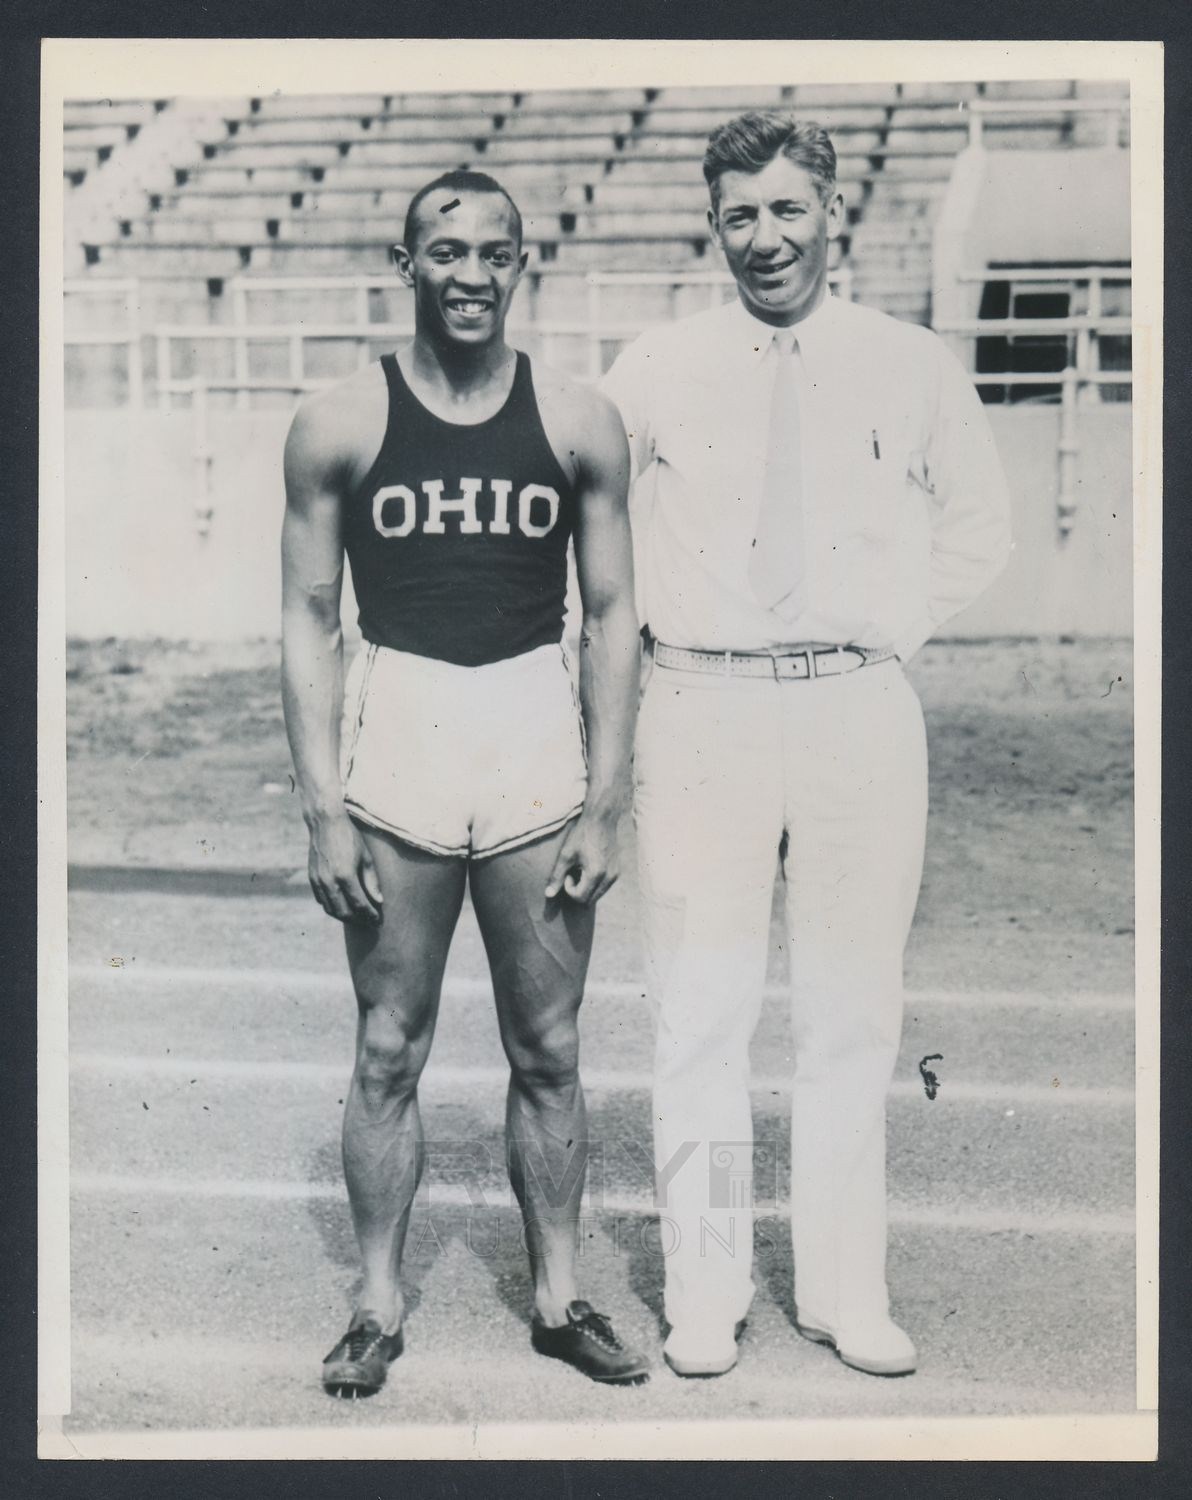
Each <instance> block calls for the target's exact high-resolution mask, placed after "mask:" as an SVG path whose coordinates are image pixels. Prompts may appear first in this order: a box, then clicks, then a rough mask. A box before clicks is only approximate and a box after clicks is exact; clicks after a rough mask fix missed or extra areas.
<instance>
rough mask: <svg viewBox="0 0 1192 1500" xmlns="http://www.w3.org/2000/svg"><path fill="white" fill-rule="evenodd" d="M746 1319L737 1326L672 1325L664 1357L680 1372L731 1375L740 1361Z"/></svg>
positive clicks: (687, 1374) (676, 1371)
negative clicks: (740, 1343)
mask: <svg viewBox="0 0 1192 1500" xmlns="http://www.w3.org/2000/svg"><path fill="white" fill-rule="evenodd" d="M744 1328H745V1319H744V1318H742V1319H741V1321H740V1322H739V1323H738V1324H737V1325H736V1328H735V1329H734V1328H731V1327H730V1328H718V1329H715V1330H712V1329H708V1328H706V1327H705V1328H695V1327H688V1328H672V1329H671V1331H670V1333H668V1334H667V1337H666V1343H665V1344H663V1346H662V1357H663V1359H665V1360H666V1362H667V1364H668V1365H669V1366H670V1367H671V1369H672V1370H673V1371H674V1372H675V1374H676V1375H684V1376H690V1375H727V1374H728V1372H729V1371H730V1370H731V1369H732V1368H733V1366H734V1365H735V1364H736V1362H737V1340H738V1339H739V1338H740V1337H741V1334H742V1332H743V1331H744Z"/></svg>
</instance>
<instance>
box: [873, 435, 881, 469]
mask: <svg viewBox="0 0 1192 1500" xmlns="http://www.w3.org/2000/svg"><path fill="white" fill-rule="evenodd" d="M873 456H874V458H875V459H877V461H878V462H879V463H880V462H881V458H882V445H881V444H880V443H879V442H878V440H877V428H876V427H875V428H874V429H873Z"/></svg>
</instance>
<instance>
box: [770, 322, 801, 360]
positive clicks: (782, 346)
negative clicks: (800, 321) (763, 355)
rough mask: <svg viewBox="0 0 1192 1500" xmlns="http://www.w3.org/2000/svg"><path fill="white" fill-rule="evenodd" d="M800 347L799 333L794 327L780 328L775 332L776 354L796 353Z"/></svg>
mask: <svg viewBox="0 0 1192 1500" xmlns="http://www.w3.org/2000/svg"><path fill="white" fill-rule="evenodd" d="M798 347H799V339H798V335H797V334H796V333H795V330H794V329H793V328H779V329H778V330H777V331H776V332H775V334H774V352H775V353H776V354H794V353H795V352H796V350H797V349H798Z"/></svg>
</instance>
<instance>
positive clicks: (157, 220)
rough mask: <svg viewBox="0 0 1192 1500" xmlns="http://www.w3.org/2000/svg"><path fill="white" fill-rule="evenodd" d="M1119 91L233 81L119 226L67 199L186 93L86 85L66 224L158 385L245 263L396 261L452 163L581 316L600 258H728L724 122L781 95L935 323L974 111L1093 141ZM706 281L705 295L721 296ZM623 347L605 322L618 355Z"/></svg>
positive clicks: (634, 308)
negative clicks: (509, 88)
mask: <svg viewBox="0 0 1192 1500" xmlns="http://www.w3.org/2000/svg"><path fill="white" fill-rule="evenodd" d="M1102 94H1104V95H1106V96H1107V97H1109V98H1111V99H1118V98H1121V99H1122V100H1123V101H1124V100H1125V95H1124V91H1123V90H1122V89H1121V88H1120V87H1118V86H1116V85H1113V84H1110V85H1095V86H1091V87H1090V86H1089V85H1084V84H1082V85H1079V86H1077V85H1075V84H1057V83H1055V82H1043V83H1039V84H1034V83H1028V84H1021V83H1019V84H1011V83H986V84H975V83H961V84H942V83H926V84H905V85H899V84H892V83H891V84H856V85H819V86H811V85H795V86H791V87H784V88H778V87H773V86H758V87H740V86H724V87H721V88H715V89H703V88H666V89H647V88H635V89H604V90H597V89H593V90H583V91H574V92H573V91H569V92H566V93H559V92H547V91H543V92H538V91H534V92H527V93H524V94H514V93H507V92H493V93H489V94H458V95H450V96H445V95H434V94H406V95H390V96H382V95H376V94H367V95H365V94H362V95H351V96H342V95H327V96H317V95H316V96H306V97H296V96H287V97H281V96H273V97H263V98H258V99H229V100H225V101H219V102H218V103H217V104H216V105H215V106H214V107H213V108H211V109H210V110H209V111H208V114H207V116H206V117H205V118H204V119H203V120H202V122H201V123H199V124H197V125H196V127H195V129H194V131H193V133H192V134H193V139H192V141H191V150H190V153H189V155H188V156H187V158H186V159H185V160H182V159H177V160H174V159H173V158H171V164H170V166H169V169H168V171H166V173H165V174H164V176H162V177H160V178H158V179H155V180H153V181H149V180H146V181H144V182H143V183H141V184H140V191H138V192H137V193H136V194H134V200H135V203H136V207H135V211H132V210H128V209H126V208H121V209H120V210H119V211H118V213H117V215H116V216H115V217H113V218H111V219H110V220H108V221H106V222H105V221H103V220H102V218H101V219H100V220H99V221H98V222H97V220H96V217H95V214H94V212H92V214H91V216H90V219H89V221H88V222H86V223H76V222H75V221H74V220H73V219H72V215H71V195H72V194H73V193H76V192H78V191H79V190H80V187H81V185H82V184H84V183H86V182H88V181H90V182H91V183H92V184H94V181H95V179H96V176H97V174H105V175H106V177H108V178H110V179H111V180H113V181H116V180H118V174H119V167H120V159H121V151H122V148H123V147H124V146H125V144H126V143H127V142H128V141H130V140H133V139H136V137H137V136H138V134H139V133H140V132H142V131H144V130H147V129H149V128H150V127H152V126H153V124H154V122H155V121H158V120H160V118H161V117H162V115H163V112H168V111H169V109H170V108H171V106H168V105H165V104H163V103H162V102H157V101H140V102H119V103H112V102H110V101H92V102H77V103H71V104H68V105H67V107H66V116H65V132H66V150H65V157H64V175H65V178H66V191H67V195H68V197H67V224H68V235H72V236H73V241H74V243H75V244H76V245H79V244H81V246H82V248H83V256H82V261H83V264H82V265H81V267H80V275H79V279H78V283H76V284H81V285H85V286H87V287H93V288H96V289H98V288H99V287H100V286H101V285H102V284H103V283H104V282H105V281H106V280H109V279H111V278H117V279H121V280H124V279H132V280H135V281H136V283H137V284H138V288H139V291H138V297H139V316H140V328H141V330H142V333H143V336H144V349H143V354H144V359H143V365H144V372H145V378H146V380H147V382H148V384H149V386H152V384H153V381H154V378H155V374H156V373H157V372H156V368H155V363H154V361H155V358H156V357H157V354H158V351H159V350H160V349H161V348H162V345H161V341H160V340H156V341H155V340H154V339H153V338H152V337H151V335H152V331H153V330H154V329H155V328H158V327H160V326H168V327H177V326H182V327H188V326H193V327H203V326H213V327H221V326H226V325H230V324H232V323H233V322H236V321H237V320H242V319H243V312H244V306H245V304H243V303H240V302H235V301H234V299H232V298H230V297H229V296H228V295H227V294H228V288H229V284H230V283H232V282H233V281H235V279H236V278H240V277H246V278H252V277H258V278H270V279H272V278H301V277H307V278H309V277H312V276H315V277H319V276H331V275H343V276H352V275H355V276H375V277H378V278H381V277H384V276H385V275H386V274H387V267H388V248H389V246H390V245H391V244H392V242H393V241H394V239H396V238H398V237H399V236H400V226H401V221H402V218H403V216H404V213H405V207H406V204H407V203H408V200H409V197H410V195H411V194H412V193H413V191H414V190H415V189H416V188H417V187H418V186H420V185H421V184H422V183H423V182H425V181H426V180H427V179H428V178H429V177H430V176H432V175H434V174H435V173H437V172H439V171H442V170H445V169H447V168H451V167H457V166H471V167H476V168H479V169H482V170H486V171H489V172H491V173H493V175H495V176H497V177H498V178H499V179H500V180H501V181H502V182H504V183H505V184H506V185H507V186H508V187H509V189H510V191H511V192H513V193H514V195H515V196H516V197H517V199H518V201H519V203H520V204H521V206H522V208H523V213H524V217H525V223H526V233H527V242H528V245H529V248H530V251H531V276H530V278H529V281H528V284H527V287H526V290H525V292H524V294H523V295H522V298H521V299H520V300H521V305H520V316H521V317H522V318H523V319H526V318H532V319H538V320H544V321H549V320H554V321H555V322H557V323H567V322H570V323H575V322H577V321H578V320H581V319H583V318H584V317H585V316H586V315H587V312H588V310H589V305H590V304H589V292H588V286H587V277H588V275H589V273H590V272H593V271H597V272H600V271H610V270H618V271H634V270H636V271H642V272H648V271H660V272H661V271H665V272H673V273H675V274H676V276H686V275H689V274H690V273H696V274H699V273H704V272H708V271H714V270H716V269H717V267H718V265H719V261H718V259H717V257H716V255H715V254H714V252H713V251H712V249H711V247H710V245H709V240H708V234H707V224H706V206H707V205H706V194H705V191H704V187H703V183H702V177H701V172H700V163H701V159H702V156H703V151H704V147H705V143H706V139H707V135H708V132H709V130H711V129H712V128H713V127H714V126H715V125H716V124H718V123H719V122H721V121H722V120H724V119H725V118H727V117H728V116H730V115H731V114H733V113H736V112H738V111H739V110H741V109H745V108H751V107H758V106H780V107H785V108H790V109H792V110H794V111H795V112H796V113H797V114H799V115H802V116H804V117H808V118H816V119H819V120H820V121H821V122H822V123H823V124H824V125H825V126H827V127H828V128H829V129H830V130H831V132H832V135H833V139H834V141H835V144H836V148H837V153H838V158H839V180H840V185H841V188H842V190H843V192H844V194H845V198H846V203H847V205H848V210H849V212H848V219H849V223H848V228H847V230H846V233H845V235H844V237H843V238H842V241H841V243H840V246H839V247H838V253H839V255H840V257H842V259H843V262H844V264H845V265H846V266H847V267H848V269H849V270H850V272H851V275H852V282H853V286H854V288H855V292H856V295H858V296H859V297H861V298H862V299H863V300H865V301H868V302H871V303H873V304H875V305H877V306H880V307H884V308H886V309H887V310H888V311H891V312H894V313H896V314H897V315H899V316H902V317H906V318H910V319H913V320H917V321H926V320H927V319H928V317H929V313H930V306H929V301H930V291H929V289H930V254H931V232H932V225H933V222H934V217H935V211H936V208H937V206H938V203H939V201H940V199H941V197H942V195H943V193H944V191H945V189H946V186H947V182H948V179H949V176H950V173H951V170H952V164H953V162H954V160H955V157H956V155H957V153H958V152H959V151H960V150H961V149H962V148H963V147H964V146H965V144H966V142H967V141H968V139H969V130H970V124H969V122H970V118H971V114H972V111H973V110H974V109H978V108H984V107H987V108H988V112H987V113H984V114H982V116H981V124H982V130H983V136H984V139H985V141H986V143H987V144H989V145H991V146H995V147H996V146H999V145H1008V144H1013V145H1015V146H1024V147H1034V146H1049V147H1058V146H1064V145H1081V144H1086V143H1096V142H1099V141H1102V140H1104V139H1105V138H1106V131H1107V129H1110V130H1113V129H1115V128H1116V129H1119V130H1120V129H1122V128H1123V127H1124V124H1125V121H1124V119H1123V121H1122V122H1119V124H1118V125H1117V126H1116V127H1115V126H1114V125H1113V124H1112V122H1110V124H1109V125H1108V126H1107V124H1106V119H1105V117H1104V115H1103V114H1100V113H1098V112H1097V110H1096V109H1089V110H1087V111H1084V112H1082V106H1083V105H1087V104H1096V101H1097V100H1098V98H1100V97H1102ZM1024 99H1033V100H1037V105H1032V107H1031V108H1030V109H1029V110H1028V111H1026V112H1023V111H1022V110H1021V108H1020V107H1019V105H1016V104H1015V101H1020V102H1021V101H1022V100H1024ZM113 201H115V198H113ZM121 201H122V202H124V203H126V202H127V201H128V198H127V194H126V195H125V197H124V199H122V200H121ZM696 295H697V298H698V297H702V298H704V299H705V300H706V298H707V296H708V295H709V292H708V291H707V289H706V288H703V289H702V290H699V291H698V292H697V294H696ZM311 297H313V298H314V300H315V303H320V302H321V310H320V311H318V312H317V316H318V317H319V319H320V320H321V321H322V322H324V323H325V322H327V321H328V319H329V314H328V312H327V306H328V302H327V293H326V292H316V293H310V292H309V291H305V292H302V293H298V292H295V293H293V294H291V293H289V292H286V291H284V290H279V289H277V288H275V287H272V286H271V287H270V290H269V292H268V294H267V295H262V296H260V297H258V298H257V299H255V300H256V301H257V302H258V303H260V304H261V306H260V310H259V312H258V313H257V314H256V315H255V316H254V317H253V318H252V319H251V321H252V322H253V323H254V324H261V323H266V324H268V323H275V322H281V321H285V320H286V319H289V318H293V317H295V316H302V315H303V314H302V313H301V312H300V311H296V309H301V308H302V307H303V306H304V305H308V304H309V303H310V299H311ZM304 298H305V299H306V303H305V304H304V300H303V299H304ZM382 301H384V302H385V308H386V310H385V311H384V312H381V311H379V309H380V308H381V305H382ZM86 302H91V303H92V305H91V308H90V310H84V303H86ZM677 305H679V304H678V303H677V302H676V294H675V291H674V289H673V288H671V287H668V286H667V285H666V284H665V283H664V282H662V281H660V282H658V283H656V284H649V285H647V286H645V287H628V286H617V287H611V288H607V289H606V296H605V301H604V309H605V311H604V314H603V315H604V316H606V318H607V320H608V322H609V323H610V324H613V325H618V324H628V323H632V322H635V321H636V322H639V323H640V322H642V321H649V320H650V318H651V317H658V316H665V315H667V314H668V313H670V312H672V311H673V310H674V309H675V308H676V306H677ZM119 306H120V298H119V297H113V298H110V299H107V302H106V305H105V304H104V303H103V302H102V301H92V299H91V298H89V297H78V298H75V299H72V306H71V311H70V313H69V321H68V338H69V334H70V331H71V330H81V331H82V333H84V334H85V335H86V336H87V337H88V338H91V339H92V340H93V342H90V343H83V344H80V345H79V346H77V347H72V349H71V351H70V359H71V371H70V382H69V386H68V388H69V389H70V391H71V392H72V393H73V396H74V398H76V399H90V395H89V394H87V393H91V392H94V391H95V390H98V389H100V388H102V386H103V383H104V378H105V377H104V373H103V372H104V367H105V361H106V362H107V367H108V378H109V380H110V382H111V383H112V384H113V386H114V387H115V388H118V389H122V388H123V383H124V382H130V381H132V379H133V377H132V375H131V374H129V373H128V371H127V369H126V368H125V366H126V365H127V362H128V361H129V359H130V358H131V356H130V354H129V348H128V347H127V346H125V347H123V348H122V347H120V346H117V345H110V346H105V345H103V344H102V343H101V342H99V341H98V340H99V339H100V338H101V328H102V320H103V317H104V316H110V315H111V313H112V311H113V309H117V310H118V308H119ZM345 308H346V311H345V313H344V317H345V319H346V320H347V321H353V320H359V319H360V318H361V317H364V316H367V319H368V320H369V321H376V320H377V319H378V318H381V319H382V320H383V321H385V322H387V323H390V324H392V323H393V322H394V321H395V320H396V321H401V320H402V319H403V318H406V319H408V316H409V309H408V304H407V303H406V301H405V300H404V299H403V297H402V295H401V293H400V289H398V288H393V289H392V291H391V293H389V294H387V295H386V297H385V298H382V296H381V294H380V293H379V292H370V293H368V294H367V296H366V297H365V298H364V300H363V301H361V300H360V299H359V298H358V297H354V296H350V297H348V298H347V299H346V302H345ZM97 309H102V311H99V310H97ZM107 326H111V325H110V324H108V325H107ZM282 342H284V338H283V340H282ZM613 347H615V341H614V340H611V339H610V345H609V351H608V352H609V353H611V350H612V348H613ZM171 358H172V356H171ZM226 358H227V349H226V347H220V346H219V345H218V344H217V343H215V342H210V341H209V342H208V344H203V342H202V341H196V342H195V344H194V346H193V349H192V351H191V354H190V355H189V356H188V359H189V365H188V366H187V367H190V368H193V369H195V370H198V371H201V370H203V369H204V368H214V367H215V366H218V365H219V363H220V361H221V360H224V361H226ZM571 362H572V363H573V364H575V363H576V361H575V360H572V361H571ZM242 363H243V361H242ZM284 363H285V361H284V360H283V361H282V364H283V365H284ZM580 363H581V364H582V359H581V361H580ZM182 368H184V366H183V364H182V363H181V362H180V363H179V365H178V369H179V370H181V369H182ZM287 368H291V369H292V366H287ZM304 369H306V371H307V373H308V374H309V373H311V372H313V369H314V364H313V363H312V365H311V366H310V367H304ZM171 373H176V371H175V370H174V367H173V365H171ZM235 373H236V372H235V371H229V372H227V378H232V376H233V375H234V374H235ZM240 373H241V374H245V373H251V372H245V371H244V370H243V369H241V371H240Z"/></svg>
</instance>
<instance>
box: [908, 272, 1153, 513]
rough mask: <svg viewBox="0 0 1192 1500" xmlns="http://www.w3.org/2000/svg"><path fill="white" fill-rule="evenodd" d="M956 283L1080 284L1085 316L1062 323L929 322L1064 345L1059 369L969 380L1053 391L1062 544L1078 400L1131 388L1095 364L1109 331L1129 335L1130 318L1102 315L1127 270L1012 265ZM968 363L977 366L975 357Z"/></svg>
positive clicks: (1123, 374)
mask: <svg viewBox="0 0 1192 1500" xmlns="http://www.w3.org/2000/svg"><path fill="white" fill-rule="evenodd" d="M958 279H959V280H960V281H962V282H965V283H969V284H973V283H976V284H982V285H985V284H988V283H989V282H1001V283H1007V284H1009V285H1010V286H1015V285H1021V286H1036V285H1039V284H1058V285H1061V286H1064V285H1067V286H1073V287H1076V286H1087V287H1088V311H1087V312H1085V313H1083V314H1080V315H1078V316H1075V317H1066V318H1015V317H1006V318H956V319H947V320H941V321H939V322H937V323H935V325H934V327H935V331H936V332H937V333H941V334H953V335H956V336H957V337H963V338H968V337H971V338H1005V339H1007V340H1010V339H1013V338H1014V337H1015V336H1024V337H1048V336H1054V337H1057V338H1059V337H1063V338H1065V339H1066V341H1067V363H1066V365H1065V366H1064V368H1063V369H1062V370H1055V371H1052V370H1047V371H1018V370H994V371H989V370H981V371H973V372H972V373H971V374H970V378H971V379H972V381H973V383H974V384H975V385H977V386H1004V387H1013V386H1025V387H1031V386H1037V387H1045V388H1049V389H1050V390H1054V389H1055V388H1056V386H1058V387H1059V389H1060V432H1059V441H1058V444H1057V458H1058V464H1059V478H1058V487H1057V496H1056V527H1057V530H1058V532H1059V536H1060V538H1061V540H1062V539H1066V538H1067V537H1069V536H1070V535H1071V533H1072V531H1073V528H1074V526H1075V523H1076V516H1077V513H1078V510H1079V503H1078V500H1077V495H1078V478H1077V461H1078V457H1079V453H1080V439H1079V432H1078V423H1077V412H1078V409H1079V407H1080V405H1081V404H1082V401H1089V400H1090V399H1099V397H1100V392H1101V388H1102V387H1103V386H1132V385H1133V381H1134V374H1133V371H1132V370H1104V369H1102V368H1101V365H1100V346H1099V340H1100V338H1101V336H1102V335H1104V334H1108V335H1111V336H1118V337H1122V336H1124V337H1127V338H1128V337H1129V336H1130V334H1131V330H1132V320H1131V319H1130V318H1129V317H1128V316H1125V315H1121V314H1106V313H1105V312H1103V311H1102V308H1103V301H1104V295H1103V294H1104V288H1105V286H1106V285H1107V284H1109V285H1114V284H1117V285H1130V284H1131V282H1132V274H1131V271H1130V268H1129V267H1127V266H1075V267H1065V266H1048V267H1039V268H1037V269H1033V268H1031V267H1029V266H1018V267H1013V268H1008V269H1004V270H996V271H994V270H973V271H966V272H964V273H963V274H962V275H961V276H960V277H959V278H958ZM971 363H972V364H974V365H975V364H976V360H975V359H974V360H973V361H972V362H971Z"/></svg>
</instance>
